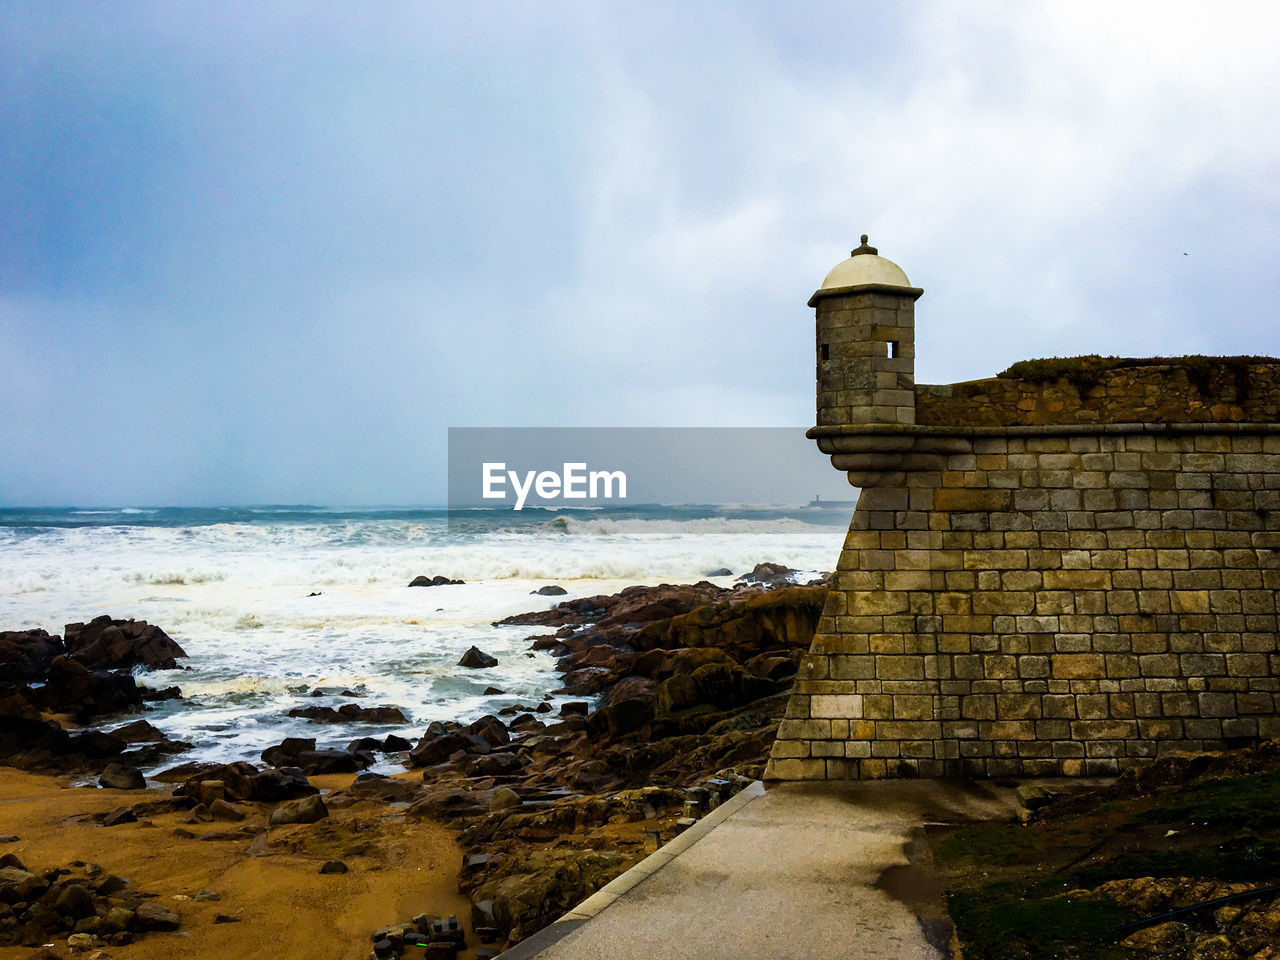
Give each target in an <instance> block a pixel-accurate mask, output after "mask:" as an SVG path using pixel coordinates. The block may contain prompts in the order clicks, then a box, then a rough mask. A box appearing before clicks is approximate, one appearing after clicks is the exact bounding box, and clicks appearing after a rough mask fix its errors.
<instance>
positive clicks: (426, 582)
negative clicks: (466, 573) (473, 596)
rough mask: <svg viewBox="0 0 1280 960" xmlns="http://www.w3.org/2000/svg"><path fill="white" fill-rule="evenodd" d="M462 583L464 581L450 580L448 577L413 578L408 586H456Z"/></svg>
mask: <svg viewBox="0 0 1280 960" xmlns="http://www.w3.org/2000/svg"><path fill="white" fill-rule="evenodd" d="M463 582H464V581H462V580H450V579H449V578H448V577H441V576H434V577H414V578H413V580H412V581H411V582H410V584H409V586H411V587H443V586H457V585H459V584H461V583H463Z"/></svg>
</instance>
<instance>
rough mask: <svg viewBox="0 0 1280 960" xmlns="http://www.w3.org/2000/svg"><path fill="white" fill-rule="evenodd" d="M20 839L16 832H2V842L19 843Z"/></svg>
mask: <svg viewBox="0 0 1280 960" xmlns="http://www.w3.org/2000/svg"><path fill="white" fill-rule="evenodd" d="M20 839H22V838H21V837H19V836H18V835H17V834H16V833H0V843H17V842H18V841H19V840H20Z"/></svg>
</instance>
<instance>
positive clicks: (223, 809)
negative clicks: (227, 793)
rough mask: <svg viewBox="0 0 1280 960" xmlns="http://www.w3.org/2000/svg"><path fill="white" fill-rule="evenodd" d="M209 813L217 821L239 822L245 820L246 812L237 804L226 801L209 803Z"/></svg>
mask: <svg viewBox="0 0 1280 960" xmlns="http://www.w3.org/2000/svg"><path fill="white" fill-rule="evenodd" d="M209 813H210V814H211V815H212V816H213V818H214V819H215V820H231V821H239V820H243V819H244V818H245V812H244V811H243V810H241V809H240V808H239V807H237V806H236V805H235V804H232V803H227V801H225V800H213V801H211V802H210V803H209Z"/></svg>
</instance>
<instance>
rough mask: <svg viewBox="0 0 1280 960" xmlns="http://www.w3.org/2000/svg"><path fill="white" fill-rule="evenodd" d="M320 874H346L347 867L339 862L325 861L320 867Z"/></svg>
mask: <svg viewBox="0 0 1280 960" xmlns="http://www.w3.org/2000/svg"><path fill="white" fill-rule="evenodd" d="M320 872H321V873H346V872H347V865H346V864H345V863H343V862H342V861H341V860H326V861H325V862H324V863H323V864H322V865H321V867H320Z"/></svg>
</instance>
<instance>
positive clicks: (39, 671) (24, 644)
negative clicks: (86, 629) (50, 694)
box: [0, 630, 65, 683]
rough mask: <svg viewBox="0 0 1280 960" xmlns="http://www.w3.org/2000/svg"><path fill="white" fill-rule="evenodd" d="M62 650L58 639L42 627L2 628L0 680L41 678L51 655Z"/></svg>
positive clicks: (59, 654)
mask: <svg viewBox="0 0 1280 960" xmlns="http://www.w3.org/2000/svg"><path fill="white" fill-rule="evenodd" d="M64 652H65V651H64V647H63V644H62V639H61V638H60V637H55V636H51V635H50V634H48V633H46V632H45V631H43V630H2V631H0V683H9V682H16V683H25V682H26V681H29V680H43V679H44V675H45V671H47V670H48V669H49V664H50V663H51V662H52V661H53V658H54V657H57V656H61V655H62V653H64Z"/></svg>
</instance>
